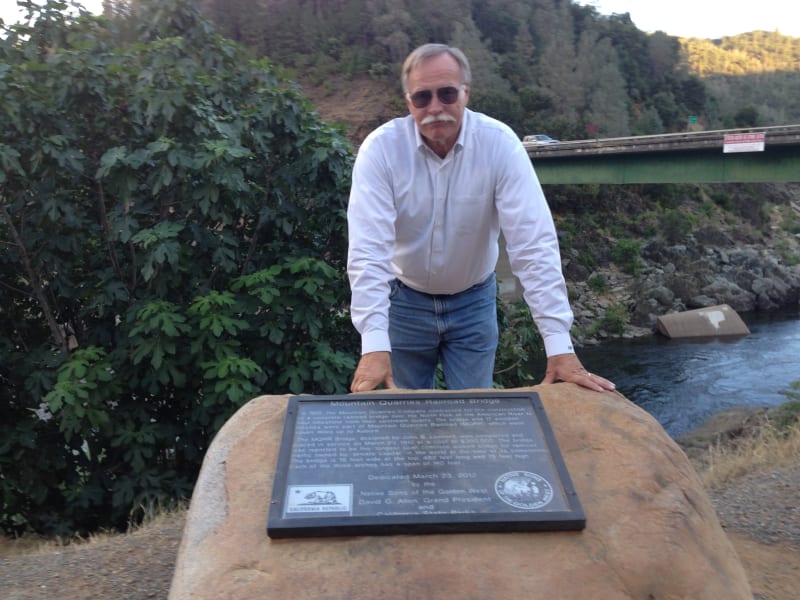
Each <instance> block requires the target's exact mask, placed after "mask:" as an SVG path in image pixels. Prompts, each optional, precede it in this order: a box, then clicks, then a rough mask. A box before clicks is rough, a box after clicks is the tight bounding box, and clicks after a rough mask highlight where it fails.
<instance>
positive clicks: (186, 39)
mask: <svg viewBox="0 0 800 600" xmlns="http://www.w3.org/2000/svg"><path fill="white" fill-rule="evenodd" d="M62 7H63V3H62V2H54V3H49V4H47V5H46V6H45V7H43V8H42V9H41V11H40V13H39V17H38V21H36V23H35V24H34V26H33V27H28V26H27V25H26V26H19V27H16V28H15V29H13V30H11V31H10V32H8V36H7V37H6V38H0V65H2V66H0V131H2V139H1V140H0V165H2V169H0V239H3V240H4V241H5V240H8V241H9V242H8V243H5V244H3V246H2V248H0V265H1V266H2V268H0V440H2V441H0V473H2V476H0V523H1V524H2V525H1V526H2V528H3V529H5V530H6V531H8V532H17V531H20V530H24V529H33V530H37V531H40V532H44V533H50V534H53V533H56V534H66V533H69V532H73V531H79V532H86V531H89V530H93V529H97V528H98V527H124V526H125V524H126V522H127V521H128V520H129V519H131V518H136V516H141V514H142V512H146V511H147V510H150V509H151V508H152V507H155V506H164V505H169V504H170V503H174V502H176V501H177V500H178V499H180V498H181V497H185V496H187V495H188V494H189V493H190V491H191V489H192V486H193V484H194V481H195V478H196V475H197V471H198V468H199V465H200V461H201V459H202V456H203V454H204V452H205V450H206V448H207V446H208V444H209V441H210V439H211V438H212V436H213V435H214V434H215V432H216V431H217V430H218V429H219V427H220V425H221V424H222V423H224V422H225V420H226V419H227V418H228V417H229V416H230V415H231V414H232V413H233V412H234V411H235V410H236V409H237V408H238V407H239V406H241V405H242V404H243V403H244V402H246V401H247V400H249V399H250V398H252V397H253V396H256V395H259V394H263V393H276V394H283V393H287V392H291V393H303V392H308V393H318V392H319V393H333V392H342V391H345V390H346V387H347V383H348V380H349V378H350V375H351V373H352V369H353V367H354V364H355V361H354V359H355V357H354V353H355V352H356V350H357V340H356V338H355V334H354V331H353V328H352V326H351V325H350V323H349V320H348V317H347V304H348V300H349V292H348V288H347V284H346V280H345V278H344V276H343V272H344V264H343V261H344V257H345V219H344V210H345V206H346V190H347V188H348V186H349V173H350V169H351V165H352V154H351V149H350V147H349V145H348V144H347V142H346V141H345V140H344V138H342V137H341V136H340V135H339V134H338V133H337V132H336V131H335V130H334V129H333V128H331V127H329V126H327V125H325V124H323V123H322V122H321V121H320V120H319V117H318V116H317V115H316V113H314V112H313V111H312V110H311V107H310V106H309V105H308V104H307V102H306V101H305V100H303V99H302V97H301V96H300V95H299V94H298V92H297V91H296V90H295V89H294V88H293V86H292V84H290V83H289V82H287V81H285V80H283V79H282V78H281V77H280V76H279V75H278V74H277V73H276V72H275V70H274V69H273V68H272V66H271V65H270V64H269V62H268V61H265V60H261V61H257V62H251V61H249V60H248V59H247V57H246V56H245V54H244V53H243V52H242V50H241V49H240V48H239V47H237V46H236V45H234V44H233V43H231V42H228V41H226V40H224V39H222V38H221V37H219V36H216V35H215V34H214V33H213V31H212V30H211V28H210V26H209V25H208V24H207V23H206V22H205V21H203V20H202V19H201V18H199V17H198V15H197V13H196V12H195V10H194V9H193V8H192V3H191V2H189V1H188V0H162V1H160V2H148V3H142V6H141V8H140V10H141V11H142V12H141V14H138V21H136V22H137V23H138V27H139V30H138V32H137V35H136V38H137V39H138V40H139V42H137V43H136V44H135V45H132V46H123V47H117V46H116V42H115V41H114V40H117V39H124V36H123V35H122V33H121V32H120V31H117V30H116V29H115V28H116V27H117V22H116V21H115V20H113V19H112V20H105V19H93V18H85V19H81V20H73V19H71V18H70V17H64V16H63V15H61V14H60V12H59V9H60V8H62Z"/></svg>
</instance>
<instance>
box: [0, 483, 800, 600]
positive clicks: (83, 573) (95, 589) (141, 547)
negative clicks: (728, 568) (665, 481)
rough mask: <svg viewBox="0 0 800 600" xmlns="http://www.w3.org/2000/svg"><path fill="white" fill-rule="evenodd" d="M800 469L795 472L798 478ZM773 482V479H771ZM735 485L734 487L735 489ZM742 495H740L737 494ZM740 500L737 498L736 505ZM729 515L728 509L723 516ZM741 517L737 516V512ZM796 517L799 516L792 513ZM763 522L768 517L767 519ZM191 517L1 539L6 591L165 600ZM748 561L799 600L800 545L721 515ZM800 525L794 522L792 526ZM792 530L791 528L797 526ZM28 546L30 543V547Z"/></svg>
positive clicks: (772, 585)
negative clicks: (78, 534)
mask: <svg viewBox="0 0 800 600" xmlns="http://www.w3.org/2000/svg"><path fill="white" fill-rule="evenodd" d="M797 472H800V469H798V468H794V470H793V471H792V473H793V475H792V476H794V474H796V473H797ZM765 477H768V478H770V479H774V474H772V473H769V474H765ZM735 483H736V482H732V484H731V485H735ZM779 488H780V489H782V490H785V497H784V498H782V499H780V500H777V499H776V498H771V499H770V504H771V505H772V507H773V508H774V510H777V511H784V513H783V514H781V515H778V516H777V517H776V519H774V520H776V521H777V522H786V521H785V519H786V518H787V517H786V514H787V513H785V511H786V510H787V509H788V510H790V511H794V508H795V507H796V505H797V498H798V494H797V492H798V488H797V487H792V486H779ZM733 491H734V492H736V490H735V489H734V490H733ZM723 493H724V494H726V495H725V498H726V500H728V501H731V500H730V499H731V488H730V487H726V488H723V489H721V490H719V494H720V495H718V494H717V493H716V492H712V494H711V496H712V499H715V500H716V498H719V497H722V496H721V494H723ZM734 502H735V501H734ZM723 514H724V511H723ZM733 514H734V515H735V514H736V512H735V511H734V512H733ZM788 514H789V515H790V518H793V517H792V516H791V515H792V514H793V512H790V513H788ZM762 518H763V517H762ZM184 519H185V513H175V514H172V515H167V516H163V517H160V518H159V519H157V520H156V521H155V522H153V523H150V524H148V525H146V526H144V527H142V528H140V529H139V530H137V531H134V532H132V533H130V534H127V535H113V536H101V537H100V538H98V539H97V540H93V541H89V542H86V543H80V544H75V545H70V546H68V547H56V546H53V545H52V544H50V545H45V546H42V547H38V548H37V547H34V548H32V547H31V544H30V543H28V544H20V543H19V542H10V541H8V540H0V590H2V597H3V598H4V599H5V600H45V599H46V600H53V599H60V600H97V599H101V598H102V599H104V600H116V599H125V600H149V599H153V598H157V599H162V598H166V597H167V595H168V593H169V586H170V583H171V580H172V571H173V568H174V565H175V558H176V556H177V552H178V545H179V544H180V538H181V533H182V530H183V524H184ZM721 521H722V523H723V525H724V526H725V527H726V531H727V533H728V536H729V538H730V539H731V542H732V543H733V545H734V547H735V548H736V551H737V553H738V554H739V557H740V558H741V560H742V564H743V565H744V568H745V571H746V572H747V574H748V577H749V579H750V584H751V587H752V589H753V594H754V596H753V597H754V598H755V599H757V600H797V598H798V590H800V545H798V544H797V543H796V541H790V540H789V539H776V535H777V537H778V538H781V537H788V538H791V537H793V536H782V535H780V532H778V534H776V533H775V532H774V531H773V532H771V533H769V535H768V536H767V537H765V532H764V530H763V529H762V528H761V526H760V525H759V524H758V523H757V522H754V521H752V520H746V521H743V522H739V523H737V522H736V519H735V516H734V517H731V516H725V517H721ZM790 525H791V527H794V525H793V524H790ZM791 527H790V528H791ZM23 546H27V547H26V548H23Z"/></svg>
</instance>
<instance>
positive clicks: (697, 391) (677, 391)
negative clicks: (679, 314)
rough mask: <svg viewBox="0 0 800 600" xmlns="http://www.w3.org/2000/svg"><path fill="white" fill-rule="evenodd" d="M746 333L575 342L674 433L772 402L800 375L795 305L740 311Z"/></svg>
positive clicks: (586, 360)
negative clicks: (774, 310)
mask: <svg viewBox="0 0 800 600" xmlns="http://www.w3.org/2000/svg"><path fill="white" fill-rule="evenodd" d="M740 316H741V317H742V319H743V320H744V321H745V323H746V324H747V326H748V328H749V329H750V332H751V334H750V335H748V336H744V337H737V338H714V339H703V340H672V339H668V338H666V337H664V336H661V335H652V336H648V337H646V338H640V339H636V340H619V341H608V342H603V343H602V344H600V345H598V346H593V347H585V348H582V349H580V350H579V351H578V352H579V356H580V358H581V361H582V362H583V364H584V366H585V367H586V368H587V369H588V370H590V371H592V372H595V373H599V374H601V375H603V376H604V377H606V378H608V379H610V380H611V381H613V382H614V383H616V384H617V389H618V390H619V391H620V392H621V393H622V394H624V395H625V397H626V398H628V399H629V400H631V401H632V402H635V403H636V404H638V405H639V406H641V407H642V408H644V409H645V410H646V411H647V412H649V413H650V414H651V415H653V416H654V417H655V418H656V419H657V420H658V422H659V423H661V425H662V426H663V427H664V429H665V430H666V431H667V433H668V434H669V435H670V436H672V437H677V436H679V435H680V434H682V433H685V432H686V431H689V430H691V429H693V428H695V427H697V426H698V425H700V423H702V422H703V421H704V420H705V419H707V418H708V417H710V416H711V415H713V414H714V413H717V412H719V411H721V410H724V409H726V408H731V407H734V406H777V405H779V404H783V403H784V402H786V401H787V400H789V398H787V397H786V396H785V395H784V394H781V393H780V391H781V390H788V389H789V384H790V383H791V382H793V381H797V380H800V310H798V309H794V310H790V311H783V312H781V313H772V314H743V315H740Z"/></svg>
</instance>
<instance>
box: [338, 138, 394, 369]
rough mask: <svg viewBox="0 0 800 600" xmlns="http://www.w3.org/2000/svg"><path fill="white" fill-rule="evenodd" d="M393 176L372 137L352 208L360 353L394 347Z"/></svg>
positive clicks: (358, 168)
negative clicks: (391, 305) (391, 301)
mask: <svg viewBox="0 0 800 600" xmlns="http://www.w3.org/2000/svg"><path fill="white" fill-rule="evenodd" d="M395 217H396V211H395V206H394V197H393V194H392V190H391V178H390V174H389V172H388V169H387V168H386V166H385V161H383V160H382V154H381V152H380V147H379V145H377V144H374V143H372V141H370V140H369V139H368V140H367V141H365V143H364V144H363V145H362V146H361V149H360V150H359V152H358V155H357V157H356V160H355V164H354V165H353V177H352V185H351V188H350V200H349V204H348V207H347V224H348V253H347V275H348V277H349V279H350V290H351V294H352V295H351V301H350V316H351V318H352V320H353V325H354V326H355V328H356V330H357V331H358V332H359V334H361V353H362V354H366V353H368V352H377V351H391V344H390V342H389V289H390V282H391V280H392V279H394V277H395V275H394V270H393V269H392V265H391V261H392V258H393V256H394V239H395Z"/></svg>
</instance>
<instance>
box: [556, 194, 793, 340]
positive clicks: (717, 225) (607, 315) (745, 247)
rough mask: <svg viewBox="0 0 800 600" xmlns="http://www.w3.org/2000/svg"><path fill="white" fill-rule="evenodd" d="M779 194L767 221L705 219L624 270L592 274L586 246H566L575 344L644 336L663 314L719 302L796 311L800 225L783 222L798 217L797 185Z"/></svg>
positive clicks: (652, 246) (648, 243)
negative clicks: (795, 204) (676, 240)
mask: <svg viewBox="0 0 800 600" xmlns="http://www.w3.org/2000/svg"><path fill="white" fill-rule="evenodd" d="M779 189H780V190H781V192H780V193H777V192H775V195H774V196H773V199H775V200H777V201H783V202H785V203H783V204H776V205H770V206H771V208H769V209H765V211H766V213H767V214H766V216H765V219H767V221H766V222H765V223H763V224H762V226H761V227H760V228H755V227H753V226H751V225H748V224H747V223H746V222H743V221H741V220H737V219H733V218H729V219H727V220H726V219H723V218H722V217H720V218H718V219H716V221H713V220H712V219H708V218H706V219H705V223H704V224H703V225H702V227H699V228H697V229H696V230H693V231H692V232H690V233H687V234H686V235H685V236H683V237H682V239H681V240H680V242H679V243H669V242H668V241H667V240H666V239H665V237H663V236H655V237H653V238H652V239H647V240H641V241H640V242H639V243H640V248H641V251H640V255H639V256H638V257H636V258H635V260H634V262H629V264H628V265H627V268H625V269H624V270H623V269H622V268H620V266H619V265H618V264H616V263H615V262H614V261H613V259H607V260H602V257H601V258H600V260H598V263H599V264H598V266H597V267H596V268H594V269H593V270H589V269H587V268H586V267H585V266H584V265H583V264H582V263H581V260H580V257H581V256H582V255H583V253H585V251H586V249H585V248H583V247H581V246H580V245H576V244H574V243H573V245H572V246H569V247H567V248H565V249H563V251H562V255H563V256H562V258H563V264H564V273H565V277H566V278H567V283H568V288H569V292H570V299H571V302H572V307H573V311H574V312H575V324H576V330H577V336H576V337H577V338H578V339H577V341H578V343H579V344H594V343H598V342H599V341H602V340H603V339H608V338H614V337H639V336H643V335H649V334H651V333H653V332H654V331H655V326H656V319H657V318H658V317H659V316H661V315H663V314H667V313H672V312H681V311H684V310H689V309H695V308H704V307H707V306H714V305H717V304H728V305H729V306H731V307H732V308H733V309H734V310H736V311H737V312H740V313H747V312H751V311H774V310H777V309H780V308H785V307H793V306H797V305H798V303H799V302H800V234H796V233H793V231H794V229H796V228H800V226H797V227H787V222H795V223H800V215H796V214H794V212H793V209H792V208H787V206H788V207H791V206H792V204H791V202H793V200H791V198H795V199H797V200H800V187H797V186H788V187H786V186H784V187H780V188H779ZM754 202H764V200H763V199H761V198H754ZM765 206H766V205H765ZM687 210H690V208H687ZM715 214H717V213H715ZM612 243H613V241H612V240H609V241H608V242H607V245H608V246H610V245H611V244H612Z"/></svg>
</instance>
